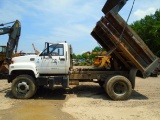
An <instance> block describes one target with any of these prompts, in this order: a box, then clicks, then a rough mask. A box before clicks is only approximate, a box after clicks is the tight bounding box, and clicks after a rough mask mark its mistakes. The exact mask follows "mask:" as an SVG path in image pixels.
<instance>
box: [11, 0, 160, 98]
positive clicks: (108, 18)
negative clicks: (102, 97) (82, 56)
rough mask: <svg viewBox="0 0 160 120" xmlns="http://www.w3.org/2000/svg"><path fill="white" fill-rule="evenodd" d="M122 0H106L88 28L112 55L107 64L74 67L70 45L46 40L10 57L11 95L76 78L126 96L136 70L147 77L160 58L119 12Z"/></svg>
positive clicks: (72, 82)
mask: <svg viewBox="0 0 160 120" xmlns="http://www.w3.org/2000/svg"><path fill="white" fill-rule="evenodd" d="M113 1H114V2H113ZM125 3H126V0H108V1H107V2H106V4H105V5H104V7H103V9H102V11H103V12H104V14H105V16H104V17H102V18H101V19H100V21H98V22H97V24H96V26H95V28H94V29H93V31H92V32H91V35H92V36H93V37H94V38H95V40H97V41H98V43H99V44H100V45H101V46H102V47H103V48H104V50H106V51H107V56H111V59H110V62H111V65H110V67H109V68H107V69H100V68H98V69H96V68H80V69H74V68H73V64H72V47H71V45H69V44H68V43H67V42H60V43H56V44H55V43H54V44H52V43H48V42H46V43H45V46H46V47H45V49H44V50H43V51H42V52H40V53H39V54H38V55H28V56H20V57H15V58H13V59H12V63H11V64H10V66H9V77H8V82H9V83H12V85H11V90H12V93H13V95H14V96H15V97H16V98H19V99H28V98H31V97H32V96H34V94H36V91H37V89H38V88H39V86H48V87H50V88H56V87H57V86H62V87H63V88H69V87H70V85H78V84H79V82H97V83H99V85H100V86H102V87H104V90H105V91H106V94H108V96H109V97H110V98H111V99H113V100H126V99H128V98H129V96H130V95H131V93H132V90H133V89H134V87H135V78H136V75H137V73H138V71H139V72H140V73H141V74H142V76H141V77H143V78H146V77H148V76H149V75H150V73H151V72H152V71H153V70H155V68H156V67H157V66H159V59H158V57H156V56H155V55H154V54H153V53H152V51H151V50H150V49H149V48H148V47H147V45H146V44H145V43H144V42H143V40H142V39H141V38H140V37H139V36H138V35H137V34H136V33H135V32H134V31H133V30H132V29H131V28H130V27H129V26H128V25H127V24H126V22H125V21H124V20H123V18H121V16H120V15H119V14H118V11H119V10H120V9H121V8H122V7H123V6H124V5H125ZM124 27H125V29H124ZM122 31H124V32H123V34H121V33H122Z"/></svg>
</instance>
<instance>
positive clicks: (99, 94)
mask: <svg viewBox="0 0 160 120" xmlns="http://www.w3.org/2000/svg"><path fill="white" fill-rule="evenodd" d="M1 92H5V93H6V95H5V97H9V98H14V97H13V95H12V93H11V90H10V89H9V88H7V89H4V90H1V91H0V93H1ZM67 95H76V96H77V97H87V98H93V99H103V100H111V99H110V97H109V96H108V95H107V94H106V93H105V91H104V89H103V88H102V87H100V86H99V85H79V86H76V87H73V88H72V89H63V88H62V87H58V88H56V89H54V90H52V89H49V88H46V87H42V88H39V89H38V90H37V92H36V94H35V95H34V97H33V98H32V99H45V100H66V97H67ZM129 99H133V100H145V99H148V98H147V97H146V96H145V95H143V94H141V93H139V92H137V91H135V90H133V91H132V94H131V96H130V98H129Z"/></svg>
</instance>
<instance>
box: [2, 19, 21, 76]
mask: <svg viewBox="0 0 160 120" xmlns="http://www.w3.org/2000/svg"><path fill="white" fill-rule="evenodd" d="M11 23H13V25H12V26H11V27H3V28H0V35H4V34H8V35H9V39H8V42H7V46H6V53H5V57H4V58H5V59H4V60H3V61H0V63H1V64H0V73H3V72H5V73H6V71H7V67H8V65H9V64H10V62H11V58H12V54H13V51H14V50H15V53H16V52H17V48H18V42H19V37H20V34H21V24H20V22H19V21H18V20H16V21H14V22H9V23H6V24H11ZM6 24H0V26H5V25H6ZM1 57H2V56H1Z"/></svg>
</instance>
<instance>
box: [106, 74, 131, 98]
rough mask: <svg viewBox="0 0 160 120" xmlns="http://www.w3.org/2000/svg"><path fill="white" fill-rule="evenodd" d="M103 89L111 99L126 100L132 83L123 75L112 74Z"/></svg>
mask: <svg viewBox="0 0 160 120" xmlns="http://www.w3.org/2000/svg"><path fill="white" fill-rule="evenodd" d="M105 91H106V93H107V94H108V95H109V97H110V98H111V99H113V100H126V99H128V97H129V96H130V95H131V93H132V85H131V82H130V81H129V80H128V79H127V78H126V77H124V76H120V75H117V76H112V77H110V78H109V79H108V80H106V82H105Z"/></svg>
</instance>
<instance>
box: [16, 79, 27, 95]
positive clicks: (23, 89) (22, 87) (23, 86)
mask: <svg viewBox="0 0 160 120" xmlns="http://www.w3.org/2000/svg"><path fill="white" fill-rule="evenodd" d="M16 90H17V92H18V93H21V94H26V93H27V92H28V91H29V84H28V83H27V82H26V81H22V82H19V83H18V84H17V89H16Z"/></svg>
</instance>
